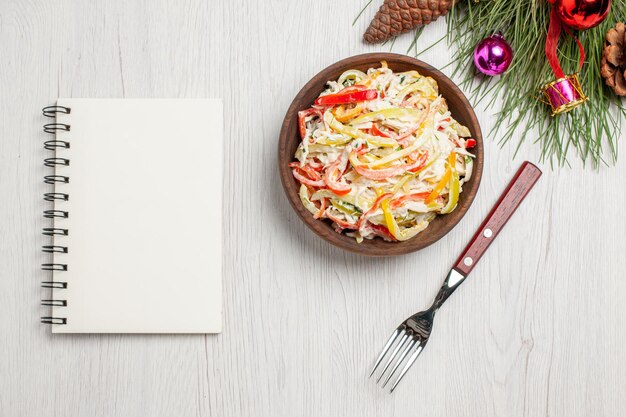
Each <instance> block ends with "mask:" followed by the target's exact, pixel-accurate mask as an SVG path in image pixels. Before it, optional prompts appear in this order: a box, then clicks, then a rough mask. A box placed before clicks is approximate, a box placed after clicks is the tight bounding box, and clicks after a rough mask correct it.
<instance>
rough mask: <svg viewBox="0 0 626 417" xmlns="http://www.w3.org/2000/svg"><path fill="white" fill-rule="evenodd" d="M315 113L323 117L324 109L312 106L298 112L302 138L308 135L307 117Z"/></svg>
mask: <svg viewBox="0 0 626 417" xmlns="http://www.w3.org/2000/svg"><path fill="white" fill-rule="evenodd" d="M312 115H315V116H317V117H319V118H320V119H321V118H322V111H321V110H320V109H315V108H313V107H311V108H310V109H306V110H302V111H299V112H298V127H299V128H300V138H301V139H304V138H305V137H306V118H307V117H309V116H312Z"/></svg>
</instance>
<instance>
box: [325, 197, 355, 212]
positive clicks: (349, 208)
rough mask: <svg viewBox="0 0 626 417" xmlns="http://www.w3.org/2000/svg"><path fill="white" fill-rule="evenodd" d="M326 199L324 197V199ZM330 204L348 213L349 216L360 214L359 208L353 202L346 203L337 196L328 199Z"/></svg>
mask: <svg viewBox="0 0 626 417" xmlns="http://www.w3.org/2000/svg"><path fill="white" fill-rule="evenodd" d="M324 200H326V199H324ZM330 204H332V205H333V207H335V208H336V209H337V210H339V211H341V212H343V213H345V214H348V215H350V216H360V215H361V213H362V212H361V209H359V208H358V207H357V206H355V205H354V204H351V203H347V202H345V201H343V200H340V199H338V198H332V199H331V200H330Z"/></svg>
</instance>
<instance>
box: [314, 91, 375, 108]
mask: <svg viewBox="0 0 626 417" xmlns="http://www.w3.org/2000/svg"><path fill="white" fill-rule="evenodd" d="M348 88H350V87H348ZM345 90H346V89H344V90H342V91H340V92H338V93H337V94H328V95H326V96H322V97H319V98H318V99H317V100H315V104H316V105H318V106H334V105H335V104H350V103H358V102H360V101H368V100H376V99H377V98H378V90H362V91H350V92H345Z"/></svg>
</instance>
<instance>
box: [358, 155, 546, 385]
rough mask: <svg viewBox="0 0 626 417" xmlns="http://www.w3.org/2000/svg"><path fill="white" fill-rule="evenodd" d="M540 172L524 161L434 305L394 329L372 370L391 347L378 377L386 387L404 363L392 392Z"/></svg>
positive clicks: (372, 372) (440, 291)
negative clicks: (445, 305)
mask: <svg viewBox="0 0 626 417" xmlns="http://www.w3.org/2000/svg"><path fill="white" fill-rule="evenodd" d="M540 176H541V171H540V170H539V168H537V167H536V166H535V165H533V164H532V163H530V162H528V161H526V162H524V163H523V164H522V166H521V167H520V168H519V170H518V171H517V173H516V174H515V176H514V177H513V179H512V180H511V182H510V183H509V185H508V186H507V188H506V189H505V190H504V193H502V195H501V196H500V198H499V199H498V202H497V203H496V204H495V206H494V207H493V208H492V209H491V211H490V212H489V214H488V215H487V218H485V220H484V221H483V223H482V224H481V225H480V227H479V228H478V230H477V231H476V233H475V234H474V237H473V238H472V240H471V241H470V243H469V244H468V245H467V246H466V248H465V250H464V251H463V252H462V253H461V255H460V256H459V258H458V259H457V261H456V263H455V264H454V266H453V267H452V269H451V270H450V272H449V273H448V276H447V277H446V279H445V281H444V283H443V285H442V286H441V289H440V290H439V292H438V293H437V296H436V297H435V301H434V302H433V303H432V305H431V306H430V308H429V309H428V310H425V311H421V312H419V313H416V314H414V315H412V316H411V317H409V318H408V319H406V320H405V321H403V322H402V323H401V324H400V326H398V328H397V329H396V330H395V331H394V332H393V334H392V335H391V337H390V338H389V340H388V341H387V343H386V344H385V347H383V350H382V352H381V353H380V354H379V355H378V358H377V359H376V363H375V364H374V368H373V369H372V371H371V372H370V378H371V377H372V376H373V375H374V374H375V373H376V370H377V369H378V367H379V366H380V365H381V364H382V363H383V359H385V358H386V356H387V353H388V352H389V351H391V355H389V357H388V358H387V360H386V363H385V366H384V367H383V368H382V371H381V372H380V373H379V374H378V377H377V378H376V383H379V382H380V380H381V379H382V378H383V377H384V376H385V375H386V377H385V379H384V381H383V383H382V387H383V388H384V387H385V386H386V385H387V383H389V381H390V380H391V379H392V378H393V377H394V375H395V374H396V372H397V371H398V369H400V366H401V365H402V364H403V363H404V366H403V367H402V370H401V371H400V373H399V374H398V376H397V377H396V379H395V380H394V382H393V384H392V385H391V390H390V392H393V390H394V389H395V388H396V387H397V386H398V384H399V383H400V381H401V380H402V378H403V377H404V375H405V374H406V373H407V371H408V370H409V368H410V367H411V365H413V363H414V362H415V360H416V359H417V357H418V356H419V355H420V353H422V351H423V350H424V347H425V346H426V343H427V342H428V338H429V337H430V332H431V330H432V327H433V320H434V318H435V313H436V312H437V310H439V307H441V305H442V304H443V303H444V302H445V301H446V300H447V299H448V297H450V295H452V293H453V292H454V290H456V289H457V288H458V287H459V285H461V283H462V282H463V281H464V280H465V278H467V276H468V275H469V273H470V272H471V271H472V269H473V268H474V266H475V265H476V263H477V262H478V260H479V259H480V258H481V256H482V255H483V254H484V253H485V251H486V250H487V248H488V247H489V245H490V244H491V242H492V241H493V240H494V239H495V237H496V236H497V235H498V233H499V232H500V230H501V229H502V227H503V226H504V225H505V224H506V222H507V221H508V220H509V219H510V218H511V215H512V214H513V213H514V212H515V210H516V209H517V207H518V206H519V205H520V203H521V202H522V200H523V199H524V198H525V197H526V195H527V194H528V192H529V191H530V190H531V189H532V187H533V186H534V185H535V183H536V182H537V180H538V179H539V177H540ZM405 359H406V360H405ZM387 371H389V372H387Z"/></svg>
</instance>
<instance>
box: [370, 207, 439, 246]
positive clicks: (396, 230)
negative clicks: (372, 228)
mask: <svg viewBox="0 0 626 417" xmlns="http://www.w3.org/2000/svg"><path fill="white" fill-rule="evenodd" d="M389 201H390V200H389V199H386V200H384V201H382V202H381V204H380V207H381V208H382V209H383V213H384V214H385V223H386V224H387V228H388V229H389V232H391V234H392V235H393V237H395V238H396V239H397V240H399V241H405V240H409V239H411V238H412V237H414V236H416V235H417V234H418V233H419V232H421V231H422V230H424V229H426V227H428V222H427V221H423V222H421V223H419V224H417V225H415V226H413V227H409V228H407V229H403V230H401V229H400V226H398V223H397V222H396V219H394V218H393V214H392V213H391V208H390V207H389V204H390V203H389Z"/></svg>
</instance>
